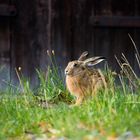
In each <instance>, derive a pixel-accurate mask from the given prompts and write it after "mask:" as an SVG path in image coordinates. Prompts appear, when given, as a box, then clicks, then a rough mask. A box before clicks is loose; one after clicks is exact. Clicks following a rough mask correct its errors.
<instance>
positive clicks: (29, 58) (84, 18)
mask: <svg viewBox="0 0 140 140" xmlns="http://www.w3.org/2000/svg"><path fill="white" fill-rule="evenodd" d="M3 4H4V5H8V6H11V7H10V10H9V8H6V7H5V8H3V10H0V65H1V71H0V78H1V79H4V80H5V81H9V80H11V81H12V82H13V81H16V80H17V76H16V74H15V68H18V67H21V68H22V72H23V74H24V75H25V76H27V77H30V79H31V81H36V76H35V68H42V69H43V70H45V69H46V66H47V64H48V63H49V60H48V57H47V50H51V49H52V50H54V51H55V54H56V59H57V61H58V64H59V65H60V66H62V69H64V67H65V66H66V64H67V62H68V61H69V60H72V59H76V58H77V57H78V56H79V55H80V54H81V52H83V51H84V50H88V51H89V52H90V54H91V55H103V56H105V57H107V60H108V63H109V65H110V66H111V67H112V68H113V69H114V70H116V69H118V68H117V63H116V60H115V58H114V55H117V56H118V57H120V56H121V53H124V54H125V55H126V57H127V58H128V59H129V61H130V63H131V64H132V66H134V69H135V70H136V71H137V72H138V73H139V69H138V66H137V65H136V61H135V59H134V49H133V45H132V43H131V41H130V39H129V38H128V33H130V34H131V36H132V37H133V39H134V40H135V43H136V44H137V47H138V49H139V50H140V1H139V0H133V1H132V0H123V1H122V0H117V1H116V0H31V1H28V0H0V6H1V5H3ZM3 67H4V68H3ZM0 84H1V85H2V84H4V85H6V83H5V82H2V80H1V82H0ZM2 87H3V85H2Z"/></svg>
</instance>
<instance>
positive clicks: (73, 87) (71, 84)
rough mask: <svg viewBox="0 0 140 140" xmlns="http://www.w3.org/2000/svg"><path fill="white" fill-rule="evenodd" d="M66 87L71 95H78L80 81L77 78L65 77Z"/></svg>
mask: <svg viewBox="0 0 140 140" xmlns="http://www.w3.org/2000/svg"><path fill="white" fill-rule="evenodd" d="M66 85H67V88H68V90H69V91H70V92H71V93H75V94H76V93H79V89H80V79H79V78H73V77H69V76H67V77H66Z"/></svg>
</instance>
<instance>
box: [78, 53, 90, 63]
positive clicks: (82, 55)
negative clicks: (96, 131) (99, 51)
mask: <svg viewBox="0 0 140 140" xmlns="http://www.w3.org/2000/svg"><path fill="white" fill-rule="evenodd" d="M87 56H88V51H85V52H83V53H82V54H81V56H80V57H79V59H78V60H79V61H84V60H85V59H86V58H87Z"/></svg>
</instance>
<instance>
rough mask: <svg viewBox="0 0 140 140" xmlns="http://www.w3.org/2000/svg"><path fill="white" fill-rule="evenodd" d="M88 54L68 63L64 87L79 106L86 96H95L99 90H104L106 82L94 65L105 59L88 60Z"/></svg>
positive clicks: (92, 58)
mask: <svg viewBox="0 0 140 140" xmlns="http://www.w3.org/2000/svg"><path fill="white" fill-rule="evenodd" d="M87 56H88V52H83V53H82V55H81V56H80V58H79V59H78V60H74V61H71V62H69V63H68V65H67V67H66V69H65V74H66V86H67V88H68V90H69V92H70V93H71V94H73V95H74V96H76V103H75V105H80V104H81V103H82V102H83V100H84V99H85V98H86V97H87V96H89V95H90V96H91V95H95V94H96V93H97V91H98V90H99V89H100V88H106V80H105V77H104V75H103V74H102V72H101V71H100V70H99V69H95V68H93V66H94V65H96V64H98V63H100V62H102V61H103V60H105V57H103V56H99V57H91V58H88V59H87Z"/></svg>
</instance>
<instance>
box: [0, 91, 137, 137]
mask: <svg viewBox="0 0 140 140" xmlns="http://www.w3.org/2000/svg"><path fill="white" fill-rule="evenodd" d="M0 112H1V115H0V139H4V138H6V137H7V138H13V139H15V138H17V137H20V138H21V139H22V138H23V139H26V138H27V136H28V134H32V135H34V134H46V135H47V136H48V137H52V136H53V137H54V136H55V137H57V138H61V137H65V138H67V139H82V138H85V139H86V138H91V137H92V138H95V137H96V138H98V139H103V138H104V139H105V138H108V137H119V136H121V135H122V134H124V133H125V132H131V133H132V134H133V135H134V136H135V137H139V136H140V133H139V130H140V98H139V96H137V95H135V96H133V95H121V94H120V93H118V94H115V95H111V94H110V95H109V94H108V95H104V94H103V93H99V94H98V96H96V97H95V98H93V99H92V100H89V101H87V102H85V103H84V104H83V105H81V106H78V107H72V108H70V107H69V106H68V105H67V104H66V103H63V102H60V103H58V104H57V105H54V106H52V107H50V108H43V107H40V106H39V105H38V103H37V101H36V99H34V97H31V96H26V95H14V96H13V95H3V96H1V99H0Z"/></svg>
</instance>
